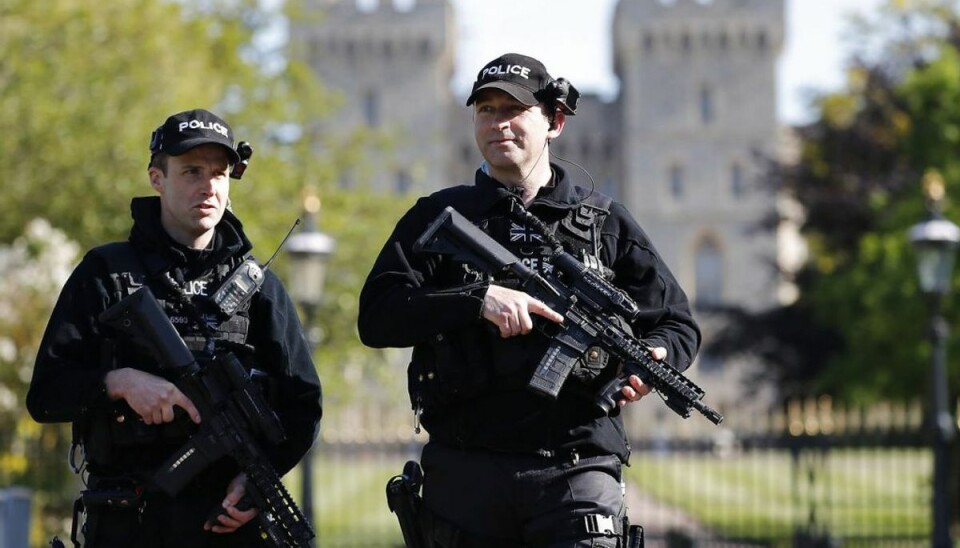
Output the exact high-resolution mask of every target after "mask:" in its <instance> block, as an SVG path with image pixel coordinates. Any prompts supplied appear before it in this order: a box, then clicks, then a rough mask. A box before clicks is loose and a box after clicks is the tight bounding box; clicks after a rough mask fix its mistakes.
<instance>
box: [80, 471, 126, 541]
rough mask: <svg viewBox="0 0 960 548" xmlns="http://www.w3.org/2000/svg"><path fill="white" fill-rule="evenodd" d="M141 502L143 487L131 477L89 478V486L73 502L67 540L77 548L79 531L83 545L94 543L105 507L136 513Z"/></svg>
mask: <svg viewBox="0 0 960 548" xmlns="http://www.w3.org/2000/svg"><path fill="white" fill-rule="evenodd" d="M143 504H144V501H143V490H142V487H141V486H140V485H137V484H136V483H134V482H133V480H131V479H129V478H91V479H90V488H89V489H84V490H83V491H81V492H80V498H78V499H77V500H76V501H74V503H73V524H72V525H71V527H70V540H71V541H72V542H73V545H74V547H75V548H79V547H80V546H81V544H80V539H79V533H81V532H82V533H83V544H84V545H90V544H92V543H95V542H96V538H97V529H98V528H99V525H100V524H99V522H100V517H101V514H102V512H103V511H104V510H105V509H117V510H129V511H130V512H131V513H133V512H136V513H138V514H139V512H140V510H141V509H142V507H143ZM81 516H82V518H81ZM81 523H82V524H83V525H82V526H81Z"/></svg>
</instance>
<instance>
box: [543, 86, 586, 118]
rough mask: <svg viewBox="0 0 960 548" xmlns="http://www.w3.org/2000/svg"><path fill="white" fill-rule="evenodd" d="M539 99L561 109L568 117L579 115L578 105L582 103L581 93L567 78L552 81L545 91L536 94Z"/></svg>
mask: <svg viewBox="0 0 960 548" xmlns="http://www.w3.org/2000/svg"><path fill="white" fill-rule="evenodd" d="M534 95H535V96H536V97H537V99H539V100H540V101H543V102H544V103H547V104H551V103H553V104H555V105H556V106H558V107H560V110H562V111H563V113H564V114H566V115H567V116H573V115H575V114H576V113H577V103H578V102H580V91H578V90H577V88H575V87H573V84H571V83H570V81H569V80H567V79H566V78H557V79H556V80H551V81H550V82H549V83H547V85H546V86H544V88H543V89H541V90H540V91H538V92H537V93H536V94H534Z"/></svg>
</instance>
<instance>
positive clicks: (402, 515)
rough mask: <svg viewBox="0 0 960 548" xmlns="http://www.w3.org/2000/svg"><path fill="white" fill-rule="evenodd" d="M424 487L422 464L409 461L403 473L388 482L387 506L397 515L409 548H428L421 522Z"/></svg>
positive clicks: (405, 542)
mask: <svg viewBox="0 0 960 548" xmlns="http://www.w3.org/2000/svg"><path fill="white" fill-rule="evenodd" d="M421 485H423V470H421V469H420V463H418V462H416V461H412V460H411V461H407V463H406V464H405V465H404V466H403V473H402V474H400V475H398V476H394V477H392V478H390V480H389V481H388V482H387V506H388V507H389V508H390V511H391V512H393V513H394V514H396V515H397V520H398V521H399V522H400V531H401V532H402V533H403V543H404V544H405V545H406V546H407V548H428V547H429V544H427V540H426V535H425V534H424V531H423V526H422V524H421V520H420V512H421V509H422V506H423V501H422V499H421V498H420V486H421Z"/></svg>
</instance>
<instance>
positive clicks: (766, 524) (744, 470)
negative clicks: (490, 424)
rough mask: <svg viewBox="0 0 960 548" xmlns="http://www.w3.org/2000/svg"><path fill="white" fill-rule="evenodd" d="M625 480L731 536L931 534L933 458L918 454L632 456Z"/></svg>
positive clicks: (841, 452)
mask: <svg viewBox="0 0 960 548" xmlns="http://www.w3.org/2000/svg"><path fill="white" fill-rule="evenodd" d="M631 464H632V465H631V467H629V468H627V469H626V474H627V481H629V482H632V483H633V484H634V486H635V487H637V488H639V489H640V490H641V491H643V492H645V493H647V494H649V495H651V496H653V497H654V498H656V499H658V500H660V501H663V502H666V503H668V504H670V505H672V506H674V507H676V508H679V509H681V510H682V511H684V512H685V513H687V514H688V515H689V516H691V517H692V518H694V519H695V520H696V521H699V522H700V523H702V524H703V525H706V526H708V527H709V528H711V529H713V530H715V531H717V532H720V533H722V534H724V535H726V536H728V537H753V538H764V537H784V536H787V537H788V536H789V535H790V534H791V533H792V531H793V530H794V528H795V527H796V526H804V525H807V524H810V523H814V524H815V525H817V526H819V528H820V530H826V531H829V532H830V533H831V534H832V535H836V536H860V535H878V534H879V535H906V536H911V535H924V534H926V533H927V532H929V530H930V508H929V501H930V496H931V494H930V470H931V459H930V454H929V452H928V451H926V450H920V449H889V450H885V449H870V450H834V451H830V452H823V453H815V452H806V453H803V454H801V456H800V457H799V458H797V459H794V458H793V457H792V456H791V455H790V454H789V453H788V452H785V451H759V452H753V453H747V454H740V455H736V456H731V457H723V458H721V457H717V456H715V455H711V454H705V455H689V454H675V455H653V454H649V453H643V454H636V455H634V457H633V458H632V463H631Z"/></svg>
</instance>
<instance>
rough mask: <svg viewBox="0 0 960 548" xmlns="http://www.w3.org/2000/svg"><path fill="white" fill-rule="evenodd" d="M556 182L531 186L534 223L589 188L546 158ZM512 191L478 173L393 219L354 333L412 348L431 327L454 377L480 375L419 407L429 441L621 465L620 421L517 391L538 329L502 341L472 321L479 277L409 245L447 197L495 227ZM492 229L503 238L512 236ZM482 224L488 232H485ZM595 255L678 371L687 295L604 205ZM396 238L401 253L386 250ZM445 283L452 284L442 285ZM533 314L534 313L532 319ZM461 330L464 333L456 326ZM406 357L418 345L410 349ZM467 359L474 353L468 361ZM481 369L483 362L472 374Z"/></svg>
mask: <svg viewBox="0 0 960 548" xmlns="http://www.w3.org/2000/svg"><path fill="white" fill-rule="evenodd" d="M552 168H553V171H554V174H555V177H554V181H555V184H554V185H553V186H548V187H545V188H543V189H541V191H540V193H539V194H538V196H537V197H536V198H535V199H534V201H533V203H532V204H531V205H530V206H529V208H528V209H529V210H530V211H531V212H532V213H533V214H535V215H536V216H537V217H538V218H540V219H542V220H544V221H545V222H548V224H549V222H550V221H557V220H558V219H559V218H561V217H563V216H565V215H567V214H568V213H570V212H571V211H572V210H573V209H575V208H577V207H579V205H580V203H581V201H582V200H583V198H584V197H585V196H587V194H588V191H587V190H585V189H584V188H580V187H577V186H576V185H574V183H573V182H572V181H570V179H569V176H568V174H566V173H565V172H564V171H563V170H562V169H561V168H559V167H558V166H556V165H552ZM510 197H511V192H510V191H509V190H507V189H506V188H505V187H504V186H503V185H502V184H501V183H499V182H497V181H496V180H494V179H492V178H490V177H488V176H487V175H486V174H484V173H483V172H482V171H479V170H478V171H477V175H476V181H475V184H474V185H473V186H469V185H467V186H458V187H453V188H449V189H445V190H441V191H439V192H436V193H434V194H432V195H430V196H428V197H425V198H421V199H420V200H419V201H418V202H417V203H416V204H415V205H414V206H413V207H412V208H411V209H410V211H408V212H407V213H406V214H405V215H404V216H403V217H402V218H401V219H400V221H399V222H398V223H397V226H396V228H395V229H394V232H393V234H392V235H391V236H390V239H389V240H388V241H387V243H386V245H385V246H384V248H383V250H381V252H380V255H379V256H378V257H377V260H376V262H375V263H374V265H373V269H372V271H371V272H370V275H369V277H368V278H367V280H366V283H365V285H364V287H363V290H362V291H361V294H360V314H359V322H358V325H359V332H360V338H361V340H362V341H363V342H364V343H365V344H367V345H368V346H372V347H408V346H414V347H418V346H422V345H427V344H429V342H430V341H432V340H436V339H437V337H438V335H440V337H441V338H443V337H447V338H450V337H453V338H454V339H455V340H457V341H459V344H460V346H459V352H460V357H461V358H462V359H461V360H460V363H461V365H460V366H461V367H462V368H464V369H465V371H462V372H461V373H462V374H461V375H459V376H460V378H467V379H480V380H479V381H477V382H475V383H474V388H475V389H471V387H470V386H466V387H459V388H458V396H457V397H456V398H453V399H452V401H449V402H446V403H444V405H442V406H441V408H439V409H430V408H427V409H426V410H425V411H424V415H423V424H424V426H425V427H426V429H427V430H428V432H429V433H430V436H431V440H439V441H442V442H446V443H451V444H456V445H460V446H463V447H476V448H484V449H490V450H494V451H505V452H540V453H543V452H545V451H557V450H561V449H569V448H582V452H586V453H604V454H616V455H618V456H620V457H621V459H622V460H624V461H626V460H627V458H628V456H629V446H628V444H627V441H626V439H625V436H624V432H623V424H622V418H621V417H620V416H619V413H615V414H614V416H612V417H608V416H598V415H597V414H596V412H595V411H594V410H593V408H592V405H591V401H590V400H589V399H588V398H585V397H583V395H582V394H577V393H576V391H575V390H573V389H569V390H568V386H567V385H569V384H571V383H569V382H568V383H567V385H565V387H564V389H563V390H562V391H561V393H560V397H559V398H558V399H557V400H556V401H551V400H549V399H546V398H544V397H542V396H539V395H536V394H534V393H532V392H530V391H529V390H527V389H526V388H525V385H526V381H527V380H528V379H529V377H530V374H531V373H532V371H533V370H534V368H535V366H536V364H537V363H538V362H539V360H540V357H541V356H542V355H543V352H544V350H545V349H546V345H547V342H548V340H547V339H546V337H545V336H543V335H542V334H541V333H540V332H538V331H537V330H534V331H533V332H531V333H530V334H528V335H523V336H517V337H511V338H508V339H503V338H501V337H500V335H499V332H497V331H496V329H495V328H494V327H493V325H492V324H491V323H490V322H488V321H487V320H485V319H483V318H482V316H481V314H482V303H483V296H484V294H485V293H486V290H487V287H488V284H489V283H490V281H489V279H476V278H473V279H471V278H470V276H467V277H461V278H459V281H455V280H457V277H456V276H454V277H453V278H451V277H450V272H451V271H452V272H457V271H460V270H462V268H461V267H462V265H456V264H454V265H452V266H451V264H450V263H451V261H450V260H449V259H448V258H446V257H441V256H438V255H420V254H416V253H414V252H413V250H412V246H413V243H414V242H415V241H416V239H417V238H418V237H419V236H420V235H421V234H422V233H423V231H424V229H425V228H426V227H427V225H428V224H429V223H430V221H432V220H433V219H434V218H436V216H437V215H438V214H439V213H440V212H441V211H442V210H443V208H444V207H446V206H448V205H454V206H455V208H456V209H458V211H460V213H462V214H463V215H464V216H465V217H467V218H468V219H470V220H471V221H473V222H475V223H476V222H478V221H485V222H486V224H488V225H489V226H493V225H494V224H496V221H495V220H491V219H496V218H498V217H503V216H504V214H505V213H504V212H505V211H506V210H507V208H508V207H509V201H510V200H509V198H510ZM511 231H513V232H511V233H510V234H509V235H506V234H504V233H503V232H502V231H501V232H500V233H499V234H495V233H494V234H491V236H493V237H494V239H497V240H498V241H500V243H502V244H504V245H506V246H507V247H508V248H509V247H510V245H509V240H510V239H515V238H519V237H520V236H521V235H519V234H516V233H515V232H516V229H515V228H512V229H511ZM488 232H489V231H488ZM601 241H602V251H601V257H600V259H601V260H602V262H603V263H604V264H605V265H608V266H609V267H610V268H612V270H613V271H614V274H615V277H614V279H613V283H614V284H615V285H617V286H618V287H620V288H622V289H624V290H625V291H626V292H627V293H629V294H630V296H631V297H632V298H633V299H634V300H635V301H636V302H637V303H638V305H639V307H640V309H641V310H642V313H641V314H640V316H639V317H638V319H637V321H636V322H635V323H634V325H633V326H632V327H633V329H634V331H635V333H636V334H637V335H638V336H641V337H642V338H643V339H644V340H645V341H646V342H647V343H648V344H650V345H651V346H654V347H655V346H663V347H665V348H666V349H667V351H668V360H669V361H670V362H671V363H672V364H673V365H674V366H676V367H677V368H678V369H680V370H684V369H686V368H687V367H689V365H690V363H691V361H692V360H693V357H694V355H695V353H696V350H697V348H698V346H699V343H700V331H699V329H698V327H697V325H696V323H695V321H694V320H693V317H692V315H691V312H690V308H689V305H688V302H687V298H686V296H685V295H684V292H683V291H682V290H681V288H680V286H679V285H678V283H677V281H676V280H675V279H674V277H673V275H672V274H671V273H670V271H669V270H668V268H667V266H666V265H665V264H664V263H663V261H662V260H661V258H660V256H659V255H658V253H657V252H656V250H655V249H654V247H653V245H652V244H651V242H650V240H649V239H648V238H647V236H646V234H644V232H643V230H642V229H641V228H640V226H639V225H638V224H637V222H636V221H635V220H634V219H633V218H632V216H631V215H630V214H629V213H628V212H627V210H626V209H625V208H624V207H623V206H622V205H621V204H619V203H616V202H614V203H613V204H612V205H611V208H610V215H609V216H608V217H607V218H606V220H605V221H604V223H603V226H602V233H601ZM396 243H399V245H400V248H401V249H402V252H403V253H402V255H403V256H404V257H405V259H406V260H407V261H408V263H409V265H410V269H407V268H406V266H404V258H401V254H400V253H398V252H397V250H396ZM451 284H453V285H451ZM535 321H537V320H536V319H535ZM465 333H466V334H469V335H468V336H463V334H465ZM414 353H415V355H416V354H417V349H416V348H415V350H414ZM478 357H480V358H479V360H478ZM480 370H483V371H482V372H481V371H480Z"/></svg>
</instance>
